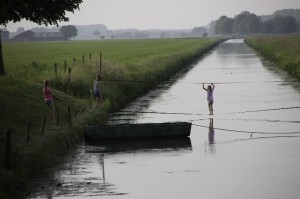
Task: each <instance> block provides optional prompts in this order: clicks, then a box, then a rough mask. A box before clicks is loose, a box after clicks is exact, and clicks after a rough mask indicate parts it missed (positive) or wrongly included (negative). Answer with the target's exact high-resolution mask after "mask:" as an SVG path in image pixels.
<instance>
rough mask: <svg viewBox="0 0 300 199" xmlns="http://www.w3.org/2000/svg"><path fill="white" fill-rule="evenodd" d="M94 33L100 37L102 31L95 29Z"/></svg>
mask: <svg viewBox="0 0 300 199" xmlns="http://www.w3.org/2000/svg"><path fill="white" fill-rule="evenodd" d="M93 35H94V36H95V37H100V36H101V33H100V31H99V30H95V31H94V32H93Z"/></svg>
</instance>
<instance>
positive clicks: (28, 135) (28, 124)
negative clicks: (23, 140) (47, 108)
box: [27, 123, 30, 143]
mask: <svg viewBox="0 0 300 199" xmlns="http://www.w3.org/2000/svg"><path fill="white" fill-rule="evenodd" d="M29 141H30V123H27V143H28V142H29Z"/></svg>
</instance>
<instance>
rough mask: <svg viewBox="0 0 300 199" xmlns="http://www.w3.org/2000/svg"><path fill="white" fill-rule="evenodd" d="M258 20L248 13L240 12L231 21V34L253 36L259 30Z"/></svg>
mask: <svg viewBox="0 0 300 199" xmlns="http://www.w3.org/2000/svg"><path fill="white" fill-rule="evenodd" d="M260 24H261V23H260V18H259V17H258V16H256V15H255V14H252V13H250V12H248V11H244V12H241V13H240V14H238V15H237V16H235V17H234V19H233V32H234V33H238V34H253V33H258V32H259V30H260Z"/></svg>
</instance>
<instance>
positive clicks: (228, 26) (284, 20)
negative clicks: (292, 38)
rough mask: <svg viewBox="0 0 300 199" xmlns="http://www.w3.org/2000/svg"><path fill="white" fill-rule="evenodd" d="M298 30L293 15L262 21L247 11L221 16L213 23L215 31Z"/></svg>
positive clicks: (268, 32) (271, 32)
mask: <svg viewBox="0 0 300 199" xmlns="http://www.w3.org/2000/svg"><path fill="white" fill-rule="evenodd" d="M297 31H298V23H297V20H296V18H295V17H294V16H281V15H276V16H275V17H273V18H271V19H269V20H267V21H262V20H261V18H260V17H259V16H257V15H255V14H253V13H250V12H248V11H244V12H241V13H240V14H238V15H236V16H235V17H234V18H229V17H227V16H221V17H220V18H219V19H218V20H217V21H216V23H215V33H216V34H221V35H232V34H242V35H248V34H258V33H261V34H273V33H294V32H297Z"/></svg>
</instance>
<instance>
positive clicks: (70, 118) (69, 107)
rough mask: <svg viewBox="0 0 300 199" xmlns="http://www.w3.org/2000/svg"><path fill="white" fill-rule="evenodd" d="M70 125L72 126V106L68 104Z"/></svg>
mask: <svg viewBox="0 0 300 199" xmlns="http://www.w3.org/2000/svg"><path fill="white" fill-rule="evenodd" d="M68 115H69V126H72V117H71V106H68Z"/></svg>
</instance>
